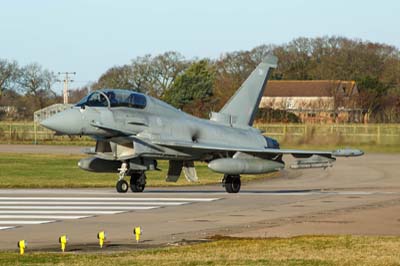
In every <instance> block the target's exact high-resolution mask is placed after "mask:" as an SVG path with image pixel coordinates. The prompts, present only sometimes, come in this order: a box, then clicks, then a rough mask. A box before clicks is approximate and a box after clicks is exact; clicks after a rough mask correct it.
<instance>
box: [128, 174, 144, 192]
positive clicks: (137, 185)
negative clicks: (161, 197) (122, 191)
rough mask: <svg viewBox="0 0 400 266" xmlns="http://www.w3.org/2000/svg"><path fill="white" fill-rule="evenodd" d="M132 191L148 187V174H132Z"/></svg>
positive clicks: (140, 190) (141, 190)
mask: <svg viewBox="0 0 400 266" xmlns="http://www.w3.org/2000/svg"><path fill="white" fill-rule="evenodd" d="M130 186H131V191H132V192H143V190H144V188H145V187H146V175H145V173H144V172H142V173H134V174H132V175H131V182H130Z"/></svg>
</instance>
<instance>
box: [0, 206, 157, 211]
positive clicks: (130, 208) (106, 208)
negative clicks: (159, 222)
mask: <svg viewBox="0 0 400 266" xmlns="http://www.w3.org/2000/svg"><path fill="white" fill-rule="evenodd" d="M160 207H161V206H151V207H144V206H129V207H128V206H113V207H111V206H0V212H1V210H2V209H7V210H10V209H11V210H14V209H15V210H21V209H22V210H25V209H26V210H33V209H34V210H129V211H134V210H152V209H158V208H160Z"/></svg>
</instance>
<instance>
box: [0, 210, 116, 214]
mask: <svg viewBox="0 0 400 266" xmlns="http://www.w3.org/2000/svg"><path fill="white" fill-rule="evenodd" d="M23 212H24V214H86V215H100V214H118V213H123V212H124V211H59V210H52V211H41V210H37V211H27V210H24V211H23ZM20 213H21V211H20V210H19V211H5V210H1V214H20Z"/></svg>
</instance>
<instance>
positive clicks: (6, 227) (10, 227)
mask: <svg viewBox="0 0 400 266" xmlns="http://www.w3.org/2000/svg"><path fill="white" fill-rule="evenodd" d="M12 228H15V226H0V230H6V229H12Z"/></svg>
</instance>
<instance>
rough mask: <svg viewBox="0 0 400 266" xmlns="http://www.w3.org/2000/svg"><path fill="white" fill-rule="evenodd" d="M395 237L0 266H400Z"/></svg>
mask: <svg viewBox="0 0 400 266" xmlns="http://www.w3.org/2000/svg"><path fill="white" fill-rule="evenodd" d="M399 249H400V238H399V237H359V236H309V237H295V238H289V239H278V238H275V239H220V240H216V241H212V242H208V243H201V244H195V245H188V246H181V247H167V248H157V249H147V250H134V251H129V252H114V253H110V252H106V251H107V248H105V249H104V250H103V252H98V253H68V252H67V253H65V254H60V253H29V250H28V251H27V253H26V254H25V255H24V256H20V255H18V253H17V251H15V252H14V253H11V252H5V253H4V252H3V253H0V265H1V266H9V265H31V266H34V265H35V266H36V265H43V266H49V265H74V266H78V265H96V266H102V265H106V266H109V265H119V266H125V265H147V266H152V265H161V266H164V265H165V266H166V265H277V266H280V265H296V266H300V265H346V266H354V265H363V266H370V265H371V266H372V265H400V252H399Z"/></svg>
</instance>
